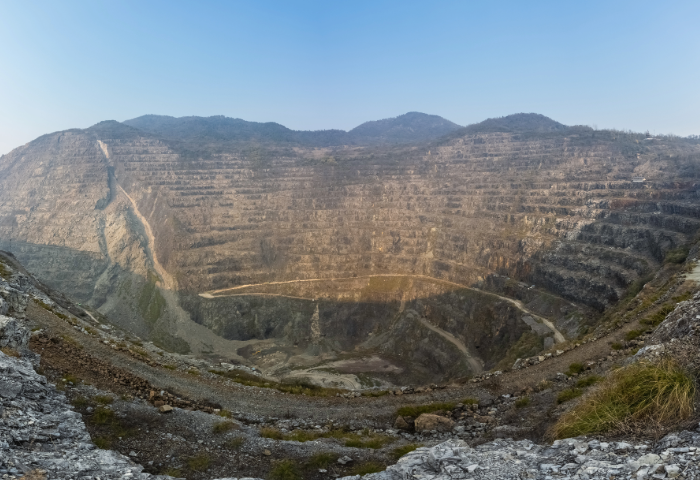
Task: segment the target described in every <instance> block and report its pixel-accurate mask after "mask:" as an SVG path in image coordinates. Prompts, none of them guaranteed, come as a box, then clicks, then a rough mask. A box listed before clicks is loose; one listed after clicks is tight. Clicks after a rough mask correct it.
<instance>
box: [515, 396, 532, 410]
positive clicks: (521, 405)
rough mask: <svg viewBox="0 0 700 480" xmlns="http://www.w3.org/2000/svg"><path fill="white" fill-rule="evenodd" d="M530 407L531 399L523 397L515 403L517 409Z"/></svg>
mask: <svg viewBox="0 0 700 480" xmlns="http://www.w3.org/2000/svg"><path fill="white" fill-rule="evenodd" d="M528 405H530V397H522V398H519V399H517V400H516V401H515V408H525V407H527V406H528Z"/></svg>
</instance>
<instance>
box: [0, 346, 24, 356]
mask: <svg viewBox="0 0 700 480" xmlns="http://www.w3.org/2000/svg"><path fill="white" fill-rule="evenodd" d="M0 351H2V353H4V354H5V355H7V356H8V357H15V358H19V352H18V351H17V350H15V349H14V348H10V347H2V348H0Z"/></svg>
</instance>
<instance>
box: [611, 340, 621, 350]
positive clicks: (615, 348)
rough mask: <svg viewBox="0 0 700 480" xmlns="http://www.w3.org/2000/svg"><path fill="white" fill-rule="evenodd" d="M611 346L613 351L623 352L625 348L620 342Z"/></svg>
mask: <svg viewBox="0 0 700 480" xmlns="http://www.w3.org/2000/svg"><path fill="white" fill-rule="evenodd" d="M610 346H611V347H612V349H613V350H622V349H623V348H624V347H623V346H622V344H621V343H620V342H615V343H613V344H612V345H610Z"/></svg>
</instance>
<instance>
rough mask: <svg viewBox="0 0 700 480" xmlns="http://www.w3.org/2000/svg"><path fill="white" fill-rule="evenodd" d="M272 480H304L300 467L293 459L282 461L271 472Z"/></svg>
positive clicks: (270, 477) (269, 476)
mask: <svg viewBox="0 0 700 480" xmlns="http://www.w3.org/2000/svg"><path fill="white" fill-rule="evenodd" d="M268 478H269V479H270V480H303V478H304V477H303V475H302V474H301V470H300V469H299V465H298V464H297V462H295V461H294V460H292V459H286V460H280V461H279V462H276V463H275V465H274V466H273V467H272V469H271V470H270V474H269V475H268Z"/></svg>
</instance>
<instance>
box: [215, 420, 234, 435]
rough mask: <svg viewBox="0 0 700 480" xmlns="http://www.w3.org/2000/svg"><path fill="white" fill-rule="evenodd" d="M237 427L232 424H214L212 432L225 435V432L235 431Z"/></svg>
mask: <svg viewBox="0 0 700 480" xmlns="http://www.w3.org/2000/svg"><path fill="white" fill-rule="evenodd" d="M238 428H239V427H238V425H236V424H235V423H233V422H217V423H215V424H214V428H213V432H214V433H217V434H218V433H225V432H230V431H231V430H237V429H238Z"/></svg>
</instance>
